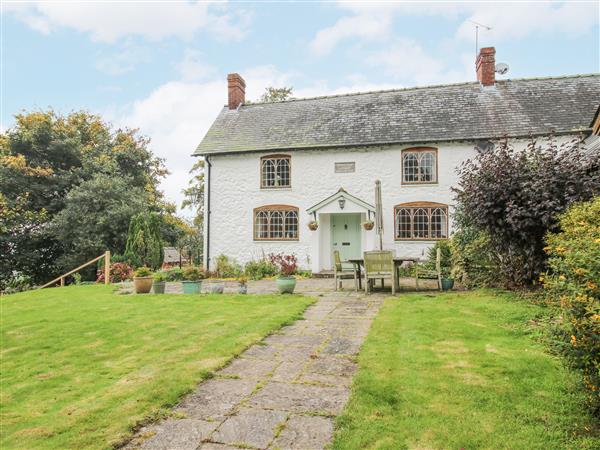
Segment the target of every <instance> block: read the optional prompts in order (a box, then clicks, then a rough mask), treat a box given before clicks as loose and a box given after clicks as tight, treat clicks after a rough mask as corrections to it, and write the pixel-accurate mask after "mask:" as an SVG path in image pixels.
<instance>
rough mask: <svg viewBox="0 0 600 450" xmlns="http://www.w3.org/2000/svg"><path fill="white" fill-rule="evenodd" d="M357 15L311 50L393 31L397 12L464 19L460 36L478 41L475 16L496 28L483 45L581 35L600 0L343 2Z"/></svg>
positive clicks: (598, 16) (596, 18)
mask: <svg viewBox="0 0 600 450" xmlns="http://www.w3.org/2000/svg"><path fill="white" fill-rule="evenodd" d="M339 6H340V7H341V8H342V9H344V10H346V11H349V12H351V13H352V14H353V15H352V16H346V17H343V18H341V19H339V20H338V21H337V22H336V23H335V24H334V25H332V26H330V27H327V28H324V29H322V30H320V31H318V32H317V33H316V35H315V37H314V39H313V40H312V41H311V43H310V48H311V50H312V51H313V52H314V53H316V54H318V55H321V56H322V55H326V54H328V53H330V52H331V51H333V49H334V48H335V47H336V46H337V45H338V44H340V43H341V42H342V41H343V40H344V39H347V38H350V37H353V38H358V39H362V40H363V41H372V40H374V39H377V38H378V37H381V36H383V37H386V36H388V35H390V34H391V32H392V22H393V19H394V18H395V17H411V16H439V17H442V18H445V19H451V20H456V19H457V18H464V20H463V21H462V22H461V23H460V25H459V26H458V28H457V30H456V32H455V34H454V38H456V39H457V40H459V41H471V42H472V41H473V40H474V38H475V25H474V24H473V23H472V21H475V22H479V23H483V24H485V25H488V26H490V27H492V30H490V31H487V30H482V31H481V33H480V38H481V40H482V43H483V45H494V43H496V42H500V41H504V40H510V39H521V38H524V37H526V36H529V35H534V34H543V33H564V34H565V35H567V36H576V35H581V34H585V33H587V32H589V31H590V30H591V28H592V27H593V26H594V25H596V24H598V23H599V22H600V4H599V3H598V2H575V1H567V2H550V1H548V2H525V1H524V2H398V3H390V2H358V3H357V2H343V1H341V2H339Z"/></svg>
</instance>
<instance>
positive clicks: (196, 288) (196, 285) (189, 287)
mask: <svg viewBox="0 0 600 450" xmlns="http://www.w3.org/2000/svg"><path fill="white" fill-rule="evenodd" d="M181 285H182V286H183V293H184V294H199V293H200V288H201V287H202V281H182V282H181Z"/></svg>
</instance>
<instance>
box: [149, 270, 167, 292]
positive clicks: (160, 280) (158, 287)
mask: <svg viewBox="0 0 600 450" xmlns="http://www.w3.org/2000/svg"><path fill="white" fill-rule="evenodd" d="M153 278H154V281H153V282H152V290H153V291H154V293H155V294H164V293H165V286H166V284H167V283H166V281H167V274H166V272H163V271H162V270H161V271H160V272H155V273H154V277H153Z"/></svg>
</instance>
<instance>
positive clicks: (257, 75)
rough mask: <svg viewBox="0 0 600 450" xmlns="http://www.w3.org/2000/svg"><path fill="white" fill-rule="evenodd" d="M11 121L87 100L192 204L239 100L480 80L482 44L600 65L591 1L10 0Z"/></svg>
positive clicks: (6, 72) (518, 56) (171, 190)
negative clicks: (197, 163)
mask: <svg viewBox="0 0 600 450" xmlns="http://www.w3.org/2000/svg"><path fill="white" fill-rule="evenodd" d="M1 7H2V100H1V117H0V126H1V127H2V129H6V128H9V127H10V126H11V125H12V124H13V118H12V116H13V114H15V113H18V112H20V111H22V110H24V109H25V110H32V109H40V108H42V109H43V108H47V107H53V108H54V109H55V110H57V111H59V112H64V113H66V112H69V111H71V110H77V109H86V110H88V111H90V112H94V113H99V114H102V115H103V116H104V117H105V118H106V119H107V120H109V121H110V122H112V123H113V124H114V125H115V126H129V127H134V128H139V129H140V131H141V132H142V133H143V134H145V135H147V136H149V137H150V138H151V139H152V143H151V148H152V150H153V151H154V152H155V153H156V154H157V155H159V156H161V157H164V158H166V164H167V167H168V168H169V169H170V170H171V172H172V175H171V176H170V177H169V178H168V179H167V180H166V181H165V182H164V183H163V189H164V190H165V193H166V195H167V197H168V198H169V199H170V200H172V201H175V202H177V203H180V202H181V194H180V190H181V188H182V187H183V186H184V185H185V183H186V182H187V179H188V175H187V171H188V170H189V167H190V166H191V165H192V163H193V160H192V158H191V157H190V154H191V153H192V151H193V150H194V147H195V146H196V145H197V144H198V142H199V141H200V140H201V139H202V137H203V135H204V133H205V132H206V130H207V129H208V127H209V126H210V124H211V122H212V120H213V119H214V118H215V117H216V115H217V114H218V113H219V110H220V108H221V107H222V105H223V104H224V103H225V102H226V98H227V92H226V81H225V80H226V74H227V73H228V72H239V73H240V74H241V75H242V76H243V77H244V78H245V79H246V82H247V98H249V99H251V100H254V99H257V98H258V97H259V96H260V94H261V93H262V91H263V90H264V88H265V87H266V86H283V85H287V86H293V87H294V92H295V95H296V96H298V97H305V96H314V95H324V94H334V93H344V92H353V91H367V90H377V89H389V88H395V87H406V86H415V85H427V84H438V83H456V82H464V81H472V80H474V79H475V70H474V59H475V27H474V25H473V23H471V21H476V22H479V23H482V24H485V25H488V26H490V27H492V30H481V31H480V45H481V46H491V45H493V46H495V47H496V60H497V62H506V63H508V64H509V65H510V71H509V73H508V74H507V75H505V76H503V77H502V78H522V77H539V76H560V75H569V74H576V73H591V72H599V71H600V31H599V22H600V10H599V3H598V2H596V1H591V2H574V1H570V2H418V3H417V2H412V3H411V2H378V3H375V2H370V3H366V2H362V3H359V2H327V3H325V2H294V3H291V2H262V3H260V2H233V1H232V2H226V3H221V2H213V3H210V4H209V3H206V2H193V1H185V2H177V1H164V2H114V1H104V2H93V1H87V2H86V1H78V2H64V1H63V2H59V1H46V2H11V1H7V0H2V4H1Z"/></svg>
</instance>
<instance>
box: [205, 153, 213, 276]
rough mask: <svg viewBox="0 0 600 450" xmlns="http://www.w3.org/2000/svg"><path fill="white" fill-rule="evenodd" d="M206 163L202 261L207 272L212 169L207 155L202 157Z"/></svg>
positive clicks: (208, 263) (208, 265)
mask: <svg viewBox="0 0 600 450" xmlns="http://www.w3.org/2000/svg"><path fill="white" fill-rule="evenodd" d="M204 161H206V166H207V170H206V211H205V212H204V214H205V216H204V220H205V227H204V233H205V234H206V248H205V249H204V259H205V260H206V264H205V267H204V270H208V268H209V267H210V169H211V167H212V165H211V163H210V158H209V156H208V155H206V156H205V157H204Z"/></svg>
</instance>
